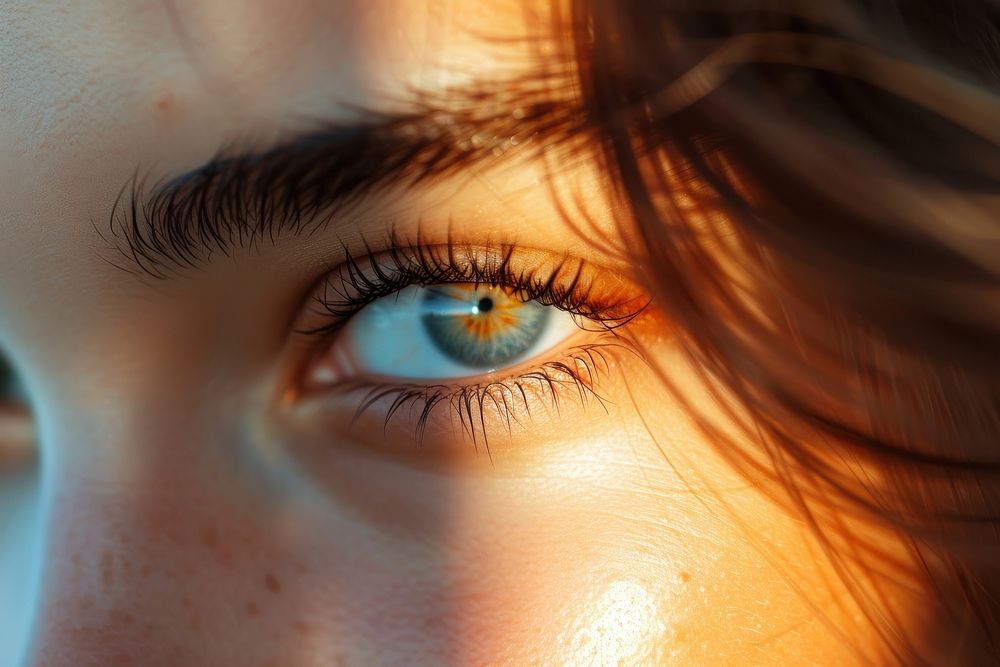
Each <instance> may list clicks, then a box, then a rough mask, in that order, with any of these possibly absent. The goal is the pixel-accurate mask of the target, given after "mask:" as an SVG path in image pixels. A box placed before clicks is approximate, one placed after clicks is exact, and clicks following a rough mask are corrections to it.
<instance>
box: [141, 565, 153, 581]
mask: <svg viewBox="0 0 1000 667" xmlns="http://www.w3.org/2000/svg"><path fill="white" fill-rule="evenodd" d="M150 572H152V569H151V568H150V567H149V566H148V565H143V566H142V569H141V570H139V574H141V575H142V576H143V578H145V577H148V576H149V573H150Z"/></svg>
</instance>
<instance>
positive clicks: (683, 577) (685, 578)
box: [681, 572, 691, 583]
mask: <svg viewBox="0 0 1000 667" xmlns="http://www.w3.org/2000/svg"><path fill="white" fill-rule="evenodd" d="M681 581H683V582H684V583H687V582H689V581H691V575H690V574H688V573H687V572H681Z"/></svg>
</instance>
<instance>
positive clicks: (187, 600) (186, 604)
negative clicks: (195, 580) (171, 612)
mask: <svg viewBox="0 0 1000 667" xmlns="http://www.w3.org/2000/svg"><path fill="white" fill-rule="evenodd" d="M181 606H184V607H190V606H191V598H189V597H188V596H186V595H185V596H184V597H182V598H181Z"/></svg>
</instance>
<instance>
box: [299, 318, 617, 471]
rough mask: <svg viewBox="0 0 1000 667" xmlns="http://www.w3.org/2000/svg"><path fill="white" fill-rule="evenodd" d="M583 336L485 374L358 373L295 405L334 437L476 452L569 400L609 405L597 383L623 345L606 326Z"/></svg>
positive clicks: (529, 429) (555, 414)
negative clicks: (440, 379) (466, 378)
mask: <svg viewBox="0 0 1000 667" xmlns="http://www.w3.org/2000/svg"><path fill="white" fill-rule="evenodd" d="M583 336H584V337H585V338H586V339H587V342H584V343H581V344H578V345H573V346H570V347H568V348H566V349H562V350H559V351H558V352H556V353H554V354H552V355H548V356H547V357H546V358H543V359H536V360H534V361H533V362H529V363H528V364H527V365H525V366H523V367H521V368H518V369H516V370H515V371H514V372H512V373H507V374H504V375H501V374H498V375H497V376H496V377H490V378H487V379H486V381H483V379H480V380H479V381H476V382H470V383H461V382H455V383H448V384H436V385H422V384H416V383H406V382H398V381H393V380H388V381H383V380H380V379H357V380H352V381H348V382H345V383H342V384H340V385H338V386H335V387H331V388H327V389H326V390H325V391H321V392H318V393H316V394H314V395H312V396H311V397H310V396H303V397H301V399H302V400H301V402H300V405H299V406H298V408H297V409H295V411H296V412H299V411H301V412H302V413H303V415H304V416H303V418H304V419H305V420H306V422H308V423H311V424H312V425H313V428H319V429H320V430H321V432H324V433H327V434H328V435H327V436H325V437H328V438H333V440H335V441H343V440H344V438H345V437H346V438H348V439H349V441H352V442H357V443H358V444H361V445H363V446H365V447H367V446H376V447H378V448H384V447H389V449H390V451H392V452H395V453H398V454H399V455H404V454H405V453H406V452H408V451H410V448H416V449H418V450H420V455H421V456H425V457H426V456H430V457H434V456H437V455H442V456H447V457H451V456H455V455H458V456H461V455H463V454H474V453H475V451H476V448H477V447H481V446H482V445H483V444H484V443H489V442H490V441H493V440H495V439H496V438H498V437H500V436H503V437H504V438H507V437H510V436H512V434H514V431H515V430H517V431H523V432H524V433H531V434H533V436H534V435H537V433H536V427H538V426H540V425H542V424H547V427H549V428H554V427H555V423H554V422H552V421H551V418H558V419H561V418H562V416H563V413H564V411H565V408H566V407H567V405H570V404H572V405H574V406H575V407H576V408H579V409H582V410H586V409H588V408H589V407H591V406H593V405H595V404H598V405H604V406H605V408H606V407H607V398H606V396H605V392H603V391H602V387H601V384H602V383H603V382H604V381H605V380H607V379H609V376H611V375H613V374H615V373H616V372H617V369H618V367H619V365H620V361H621V359H620V357H621V355H623V354H628V353H629V351H628V348H627V346H626V345H624V344H623V343H622V341H621V339H620V338H618V337H617V336H615V335H614V334H612V333H609V332H603V333H600V334H586V333H584V334H583ZM546 415H547V416H548V418H546ZM539 419H542V422H539V421H538V420H539ZM333 434H339V435H337V436H334V435H333ZM428 434H433V435H432V436H431V437H430V440H428ZM393 455H396V454H393Z"/></svg>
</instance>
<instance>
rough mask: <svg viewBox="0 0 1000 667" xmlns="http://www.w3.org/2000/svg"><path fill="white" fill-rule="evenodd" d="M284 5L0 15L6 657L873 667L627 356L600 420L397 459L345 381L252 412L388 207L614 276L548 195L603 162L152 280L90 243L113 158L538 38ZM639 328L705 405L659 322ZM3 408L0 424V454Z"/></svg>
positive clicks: (212, 1) (396, 439)
mask: <svg viewBox="0 0 1000 667" xmlns="http://www.w3.org/2000/svg"><path fill="white" fill-rule="evenodd" d="M288 5H289V3H277V2H260V3H254V4H253V5H252V6H250V7H248V8H245V9H244V10H241V11H238V12H237V11H233V10H232V6H231V3H228V2H225V1H224V0H201V1H200V2H197V3H195V2H187V1H186V0H178V1H177V2H175V3H174V7H175V12H176V13H175V16H174V19H171V14H170V12H169V11H168V10H167V7H168V5H167V3H164V2H160V1H155V2H146V1H143V0H140V1H135V2H120V3H112V2H98V1H96V0H90V1H86V2H74V3H63V2H44V1H40V2H23V3H8V4H7V5H5V6H4V8H3V9H0V25H2V26H3V29H2V30H0V109H2V110H3V111H2V117H3V119H4V120H3V123H2V125H0V156H2V159H0V230H2V232H3V239H4V240H3V243H2V244H0V351H2V352H3V354H5V355H6V356H7V357H9V358H10V359H11V360H12V363H13V364H14V365H15V367H16V368H17V369H18V372H19V374H20V376H21V378H22V381H23V383H24V385H25V386H26V388H27V391H28V394H29V396H30V401H31V405H32V408H33V411H34V414H35V422H36V431H37V433H36V438H35V440H36V442H37V452H36V455H35V457H34V458H31V459H29V460H28V461H27V462H26V461H25V460H24V459H23V457H18V456H16V455H14V454H9V455H8V456H7V457H6V458H5V459H4V460H5V461H6V462H7V466H6V469H5V472H4V473H3V476H2V477H0V489H2V490H3V496H2V497H0V505H2V506H3V507H4V510H3V514H2V515H0V516H2V518H3V519H4V521H3V523H0V544H3V545H5V546H4V547H3V550H4V556H3V559H2V560H0V591H8V592H10V594H9V595H8V594H6V593H4V594H2V595H0V600H3V606H2V607H0V627H8V628H12V629H11V630H8V635H7V636H4V637H2V641H0V663H2V664H17V660H18V659H19V656H23V662H22V663H21V664H25V665H48V666H49V667H56V666H61V665H105V666H110V665H150V666H155V665H177V664H187V665H228V664H232V665H261V666H263V665H330V664H346V665H353V664H404V663H405V664H423V663H427V664H442V663H455V664H525V663H528V662H532V663H536V664H569V663H573V664H606V663H610V662H624V663H647V664H648V663H651V662H662V663H668V664H697V665H710V664H751V663H752V664H815V663H823V664H840V665H848V664H865V663H866V661H867V660H870V659H877V657H878V655H879V653H878V650H879V649H878V647H877V643H876V641H875V638H874V637H873V633H872V632H871V630H870V629H869V628H868V626H867V624H866V623H865V622H864V621H863V620H862V619H860V618H859V614H858V610H857V609H856V607H855V606H854V604H853V603H852V602H851V601H850V599H849V596H848V595H847V593H846V591H845V590H844V587H843V585H842V584H841V583H840V582H839V580H838V579H837V576H836V575H835V573H834V572H833V570H832V568H831V567H830V565H829V564H828V563H827V562H826V560H825V559H824V558H823V557H822V555H821V550H820V548H819V546H818V545H817V543H816V540H815V539H814V538H813V537H812V536H811V533H809V531H808V530H807V529H806V528H805V526H804V524H803V522H802V521H801V520H799V519H798V518H797V517H795V516H794V515H792V514H790V513H788V512H787V511H785V510H783V509H781V508H780V507H779V506H778V505H777V504H775V503H774V502H772V501H771V500H769V499H768V498H766V497H765V496H764V495H763V494H761V493H759V492H758V491H756V490H755V489H754V486H753V485H752V484H751V483H748V481H747V480H745V479H743V478H741V477H739V476H737V475H735V474H734V473H733V472H732V471H731V470H730V469H729V467H728V466H727V464H726V463H725V462H724V461H723V460H722V459H721V458H720V457H719V456H718V455H717V454H716V453H715V451H714V450H713V448H712V446H711V443H708V442H706V441H705V439H704V437H703V436H702V435H701V434H700V432H699V431H698V430H697V429H696V428H695V427H694V425H693V424H692V422H691V420H690V419H689V417H688V415H687V414H686V413H685V411H684V410H682V409H681V407H680V406H679V405H677V403H676V402H675V401H674V400H672V399H671V398H670V395H669V394H667V393H666V392H665V391H664V390H663V388H662V387H661V385H660V383H659V381H658V380H657V378H656V376H655V374H654V373H652V372H651V371H650V370H648V369H647V367H646V366H645V365H643V364H642V363H640V362H639V361H638V360H637V359H636V358H635V357H634V356H630V355H622V356H616V357H614V359H613V362H614V365H613V368H612V369H611V370H610V372H608V373H607V374H606V377H605V378H604V379H603V380H602V384H601V385H600V388H601V393H602V395H605V396H607V397H608V399H609V402H608V406H607V409H604V408H602V407H600V406H599V405H598V404H597V403H596V402H595V401H593V400H590V401H589V402H584V403H581V402H580V401H579V400H575V399H572V398H567V399H566V400H565V401H564V403H563V407H562V408H561V409H560V410H559V411H558V412H557V411H555V410H552V409H546V408H545V407H544V406H543V407H540V408H539V409H538V410H536V411H534V412H533V415H532V417H531V421H530V425H529V426H523V427H516V428H514V429H513V430H512V431H511V432H510V434H502V433H501V434H500V435H498V436H497V437H496V438H495V440H494V442H493V446H494V449H493V451H492V452H491V453H492V456H493V461H492V463H491V462H490V461H489V460H487V458H486V457H484V456H483V454H482V452H481V451H480V452H479V454H478V455H477V454H476V453H475V450H474V449H473V446H472V443H471V442H470V441H469V440H468V438H467V437H462V436H461V435H460V434H456V432H454V431H449V430H448V429H447V424H438V425H437V426H435V428H433V429H432V430H431V437H430V446H429V447H427V451H425V452H421V451H420V450H418V448H417V447H416V444H415V442H414V438H413V435H412V425H410V423H409V422H407V421H406V419H405V417H404V418H402V419H401V420H397V421H396V422H393V426H392V427H391V428H390V429H388V430H387V434H386V437H385V438H377V437H367V436H366V434H368V435H370V434H371V433H373V432H377V431H378V424H380V423H381V422H380V421H379V420H378V417H377V415H376V416H375V417H374V419H375V421H373V422H371V423H372V424H375V427H374V428H368V427H367V426H366V423H365V422H362V424H361V425H360V427H358V428H354V429H350V428H349V427H348V425H347V424H346V419H345V418H344V414H345V413H349V412H350V411H351V409H352V406H353V405H355V404H356V398H355V399H353V400H354V403H352V402H351V401H352V399H351V398H349V397H331V396H324V395H323V393H322V392H312V393H310V395H309V396H307V397H304V398H302V399H301V400H296V401H294V404H293V405H286V404H285V403H282V402H281V401H280V400H276V398H275V397H280V396H282V395H283V393H282V392H283V389H284V388H285V386H286V384H287V383H288V382H289V381H290V380H289V377H290V373H291V369H294V368H296V367H297V365H298V364H299V363H300V362H301V361H302V359H301V353H300V351H299V349H298V348H297V347H296V344H295V343H294V336H293V334H292V331H291V328H292V327H291V326H290V325H289V321H290V319H291V320H294V318H295V316H296V314H297V313H299V311H300V309H301V304H302V303H303V302H304V301H305V300H306V299H307V296H308V294H309V293H310V290H311V289H312V287H311V286H312V285H313V284H314V283H315V282H316V281H317V280H318V279H320V278H321V277H322V275H323V273H324V272H325V270H326V268H325V267H327V266H329V265H330V264H331V263H336V262H337V261H339V259H338V255H337V253H338V252H339V248H340V247H341V243H342V242H346V243H347V244H351V243H357V242H358V240H359V239H360V238H361V237H362V236H363V237H365V238H372V239H378V238H382V237H384V234H385V232H386V224H387V223H386V221H387V220H390V221H392V224H394V225H395V226H396V227H397V228H398V229H399V230H402V231H403V232H404V233H410V234H412V233H414V231H415V228H416V227H415V225H416V222H417V220H420V221H421V225H422V232H423V233H426V234H428V235H429V236H430V237H432V238H437V239H443V238H445V236H446V234H447V233H448V230H449V225H451V227H450V233H451V234H452V236H453V237H455V238H458V239H463V240H471V239H476V240H479V239H481V238H482V236H483V235H488V236H491V237H492V238H493V239H495V240H496V241H508V242H510V241H514V240H516V241H517V242H518V243H521V244H523V245H525V246H527V247H535V248H541V249H543V250H551V251H558V252H564V251H566V250H567V249H568V250H569V251H570V252H571V253H572V254H575V255H579V256H581V257H585V258H586V259H588V260H592V261H595V262H598V263H603V264H605V265H608V266H610V267H611V270H610V271H609V274H608V275H612V274H614V275H617V272H616V270H615V268H614V267H615V260H614V258H612V257H608V256H605V255H604V254H602V252H601V251H600V249H597V248H594V247H593V246H591V245H590V244H587V243H586V242H585V241H583V240H582V239H581V238H580V237H579V235H577V234H575V233H574V232H573V230H571V229H570V228H569V227H568V226H567V225H566V223H565V221H564V220H563V219H562V218H561V217H560V216H559V214H558V213H557V211H556V209H555V202H553V201H552V197H551V190H550V189H549V188H548V187H544V185H540V183H542V184H544V183H545V182H546V181H545V179H547V178H550V177H552V178H554V179H555V180H553V181H549V183H550V184H554V185H555V186H556V190H557V191H560V190H562V191H569V190H571V189H572V188H574V187H578V188H579V190H580V191H587V192H592V193H599V188H585V187H579V186H580V185H581V184H587V183H591V184H593V183H594V182H595V181H598V180H599V179H600V175H599V174H596V173H594V172H593V171H592V170H591V169H590V168H589V167H587V166H586V165H581V166H577V167H574V168H573V170H572V173H558V174H556V175H554V176H553V175H552V174H549V173H548V172H546V171H545V170H544V169H543V167H542V165H540V164H535V163H533V162H532V161H530V160H527V161H521V162H518V161H516V160H514V161H512V162H511V163H504V164H498V165H497V166H495V167H491V168H484V169H482V170H480V171H478V172H477V173H476V174H475V176H474V177H473V178H469V177H466V178H462V179H459V178H453V179H449V180H447V181H444V182H440V183H435V184H433V185H432V186H428V187H424V188H419V189H399V190H398V191H396V192H394V193H392V194H391V196H386V197H385V198H383V199H380V200H379V201H375V202H368V203H366V204H365V205H363V206H362V207H361V208H360V209H359V210H358V211H356V212H355V214H353V215H352V216H350V217H345V219H343V220H339V221H337V223H336V224H335V225H333V226H332V227H331V228H330V229H328V230H326V231H324V232H322V233H320V234H317V235H316V236H314V237H311V238H309V239H304V238H299V239H292V240H287V241H286V242H282V243H279V244H276V245H274V246H271V245H269V244H264V245H262V246H261V247H260V248H259V249H258V250H257V251H254V252H242V253H237V255H236V256H234V257H233V258H232V259H228V260H225V261H222V262H215V263H213V264H211V265H209V266H206V267H205V268H204V270H200V271H193V272H189V273H185V274H184V275H179V276H177V277H175V278H172V279H171V280H169V281H162V282H151V281H143V280H138V279H136V278H135V277H133V276H130V275H128V274H127V273H124V272H123V271H121V270H120V269H119V268H116V267H115V266H113V265H112V264H110V263H109V262H108V261H105V260H106V259H107V258H108V257H109V255H108V252H107V247H106V244H105V243H104V242H103V241H102V240H101V238H100V235H99V234H98V233H97V230H95V226H96V227H98V228H99V227H100V225H101V224H103V221H105V220H106V219H107V215H108V212H109V211H110V208H111V206H112V203H113V201H114V199H115V197H116V195H117V194H118V191H119V190H120V188H121V187H122V185H123V184H124V183H125V182H127V181H128V179H129V178H130V177H131V176H132V174H133V173H134V172H135V170H136V168H137V166H143V167H147V168H149V169H151V170H152V172H153V173H154V174H156V175H159V176H164V175H170V174H177V173H181V172H183V171H184V170H187V169H191V168H193V167H195V166H197V165H198V164H200V163H201V162H203V161H204V160H206V159H208V158H209V157H211V155H212V154H213V153H214V152H215V151H216V150H217V149H218V147H219V146H221V145H224V144H226V143H227V142H231V141H234V140H240V139H242V138H245V137H254V138H255V139H261V140H267V139H268V138H273V137H275V136H279V135H280V134H281V133H286V132H291V131H295V130H298V129H301V126H302V119H303V118H305V117H309V116H313V117H318V116H321V117H329V118H338V117H340V116H338V114H339V115H341V116H342V115H343V114H344V113H345V111H344V108H345V106H347V105H350V104H362V105H365V106H370V107H371V106H375V107H378V106H384V105H385V104H386V103H387V102H386V101H387V100H389V99H391V98H393V96H398V95H402V94H403V93H404V91H405V90H406V88H407V86H411V85H419V86H421V87H423V88H429V89H432V90H433V89H439V88H440V87H441V86H442V85H446V84H449V83H451V84H453V83H455V82H456V81H460V80H461V77H460V74H459V73H460V72H462V71H467V70H472V73H473V74H474V75H475V76H477V77H481V78H482V77H488V76H489V75H491V74H494V73H497V72H502V71H504V68H505V67H507V66H509V63H510V62H517V61H518V59H519V58H520V59H523V58H525V57H527V56H529V55H530V53H531V51H530V48H529V47H527V46H524V45H518V44H510V43H508V44H506V45H504V46H501V45H498V44H497V43H489V42H485V41H483V38H482V33H483V32H491V34H501V35H504V36H513V37H517V36H523V35H525V34H527V32H528V30H529V29H532V30H534V29H537V26H538V24H537V23H535V22H534V21H533V20H532V18H531V17H527V16H525V14H524V12H523V11H522V9H521V7H520V5H518V4H516V3H510V4H505V3H500V2H490V3H481V2H469V3H437V2H426V3H425V2H409V1H408V2H392V1H390V0H384V1H380V2H351V1H350V0H343V1H340V0H338V1H337V2H300V3H297V4H294V5H293V7H292V8H289V6H288ZM179 26H180V27H179ZM470 28H471V30H470ZM446 65H447V66H446ZM463 68H464V69H463ZM588 201H589V203H590V205H591V207H592V210H594V211H595V212H596V214H595V215H596V217H595V219H596V220H597V222H598V224H600V225H603V226H605V227H609V226H610V225H611V222H610V216H609V214H608V211H607V206H606V204H605V203H603V202H602V201H601V198H600V195H599V194H591V195H590V198H589V200H588ZM290 316H291V317H290ZM634 334H635V336H636V337H637V338H638V339H639V340H640V341H641V342H642V345H643V346H644V349H646V350H647V353H648V354H650V355H652V356H653V357H655V358H656V359H657V360H658V361H659V362H660V363H661V364H662V365H664V367H666V368H668V369H670V372H671V376H672V379H673V380H674V381H675V382H678V383H679V384H681V385H682V386H684V387H685V388H686V391H687V392H688V393H690V395H692V396H694V397H695V400H696V402H697V403H698V405H700V406H702V407H706V408H708V409H711V403H710V402H709V401H708V399H707V398H704V396H703V391H702V390H701V389H700V388H699V386H698V382H697V380H696V376H695V374H694V372H693V371H692V369H689V368H687V367H686V365H685V362H684V361H683V359H682V357H681V356H680V355H679V354H678V353H677V350H676V341H674V340H673V339H672V338H671V336H670V331H669V326H668V325H666V324H664V322H663V321H662V318H656V317H652V318H649V319H644V320H642V321H641V322H639V323H637V325H636V328H635V332H634ZM557 352H558V350H555V351H552V352H551V353H550V354H551V355H555V354H556V353H557ZM626 378H627V381H626ZM26 421H27V420H26V419H18V418H14V417H10V418H7V419H6V420H5V421H4V423H5V424H6V426H5V427H4V429H0V437H6V439H7V445H6V447H7V449H8V450H12V449H15V448H16V447H15V444H16V442H17V441H18V440H19V439H23V438H21V436H20V435H18V433H20V431H18V429H21V430H22V431H23V430H24V429H25V428H26ZM376 422H377V423H376ZM4 433H6V434H7V435H2V434H4ZM11 433H14V435H10V434H11ZM8 545H13V546H8ZM895 595H897V599H900V600H902V599H904V597H905V596H906V595H907V591H906V589H905V588H904V589H901V591H897V592H896V593H895ZM899 606H900V608H907V605H905V604H900V605H899ZM904 620H905V619H904ZM911 620H912V621H913V622H914V623H915V622H916V619H911Z"/></svg>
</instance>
